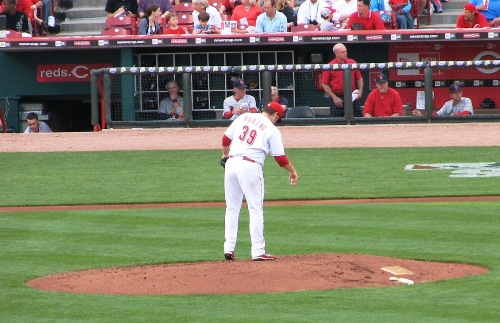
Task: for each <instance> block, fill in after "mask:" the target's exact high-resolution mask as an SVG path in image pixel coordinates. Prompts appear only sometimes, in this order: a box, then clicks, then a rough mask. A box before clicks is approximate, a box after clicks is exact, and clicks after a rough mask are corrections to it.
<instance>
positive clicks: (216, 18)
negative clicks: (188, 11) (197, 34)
mask: <svg viewBox="0 0 500 323" xmlns="http://www.w3.org/2000/svg"><path fill="white" fill-rule="evenodd" d="M193 5H194V8H195V9H194V11H193V21H194V25H195V26H196V25H199V24H200V21H199V20H198V15H199V14H200V13H201V12H206V13H208V15H209V16H210V19H209V20H208V24H209V25H211V26H217V27H218V28H219V29H220V28H221V24H222V18H221V16H220V13H219V12H218V11H217V9H215V7H214V6H211V5H209V4H208V1H207V0H193Z"/></svg>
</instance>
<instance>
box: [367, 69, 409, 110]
mask: <svg viewBox="0 0 500 323" xmlns="http://www.w3.org/2000/svg"><path fill="white" fill-rule="evenodd" d="M375 83H376V84H377V88H376V89H375V90H373V91H372V92H371V93H370V94H368V97H367V98H366V101H365V106H364V108H363V116H364V117H365V118H371V117H399V116H401V115H402V114H403V106H402V103H401V97H400V96H399V93H398V92H397V91H396V90H394V89H392V88H390V87H389V83H388V81H387V76H385V74H379V75H378V76H377V78H376V79H375Z"/></svg>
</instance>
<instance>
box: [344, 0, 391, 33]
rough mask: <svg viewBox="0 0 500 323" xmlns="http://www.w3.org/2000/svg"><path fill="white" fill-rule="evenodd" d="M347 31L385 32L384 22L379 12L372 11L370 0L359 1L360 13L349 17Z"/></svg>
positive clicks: (354, 13)
mask: <svg viewBox="0 0 500 323" xmlns="http://www.w3.org/2000/svg"><path fill="white" fill-rule="evenodd" d="M346 29H355V30H384V29H385V26H384V21H383V20H382V18H380V15H379V14H378V12H375V11H371V10H370V0H358V11H357V12H353V13H352V14H351V16H349V22H348V23H347V27H346Z"/></svg>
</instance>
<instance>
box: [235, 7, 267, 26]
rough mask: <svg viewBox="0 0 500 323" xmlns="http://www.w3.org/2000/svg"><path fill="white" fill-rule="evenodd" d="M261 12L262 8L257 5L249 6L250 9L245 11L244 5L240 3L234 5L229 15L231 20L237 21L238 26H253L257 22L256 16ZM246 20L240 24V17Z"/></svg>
mask: <svg viewBox="0 0 500 323" xmlns="http://www.w3.org/2000/svg"><path fill="white" fill-rule="evenodd" d="M261 13H262V8H261V7H260V6H259V5H253V6H250V9H249V10H248V11H247V10H246V9H245V6H244V5H242V4H240V5H239V6H236V7H234V9H233V14H232V15H231V20H235V21H236V22H237V23H238V27H240V26H242V25H243V26H254V27H255V23H256V22H257V17H258V16H259V15H260V14H261ZM242 18H243V20H245V19H244V18H246V20H247V22H246V23H243V24H242V21H241V19H242Z"/></svg>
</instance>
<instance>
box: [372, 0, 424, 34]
mask: <svg viewBox="0 0 500 323" xmlns="http://www.w3.org/2000/svg"><path fill="white" fill-rule="evenodd" d="M398 2H399V3H398ZM411 8H412V6H411V2H410V1H409V0H389V1H387V0H372V1H371V2H370V10H372V11H376V12H378V13H379V14H380V11H384V12H386V13H388V14H389V15H390V14H391V11H393V12H394V14H395V15H396V23H397V24H398V29H413V26H414V24H413V17H412V16H411V14H410V11H411Z"/></svg>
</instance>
